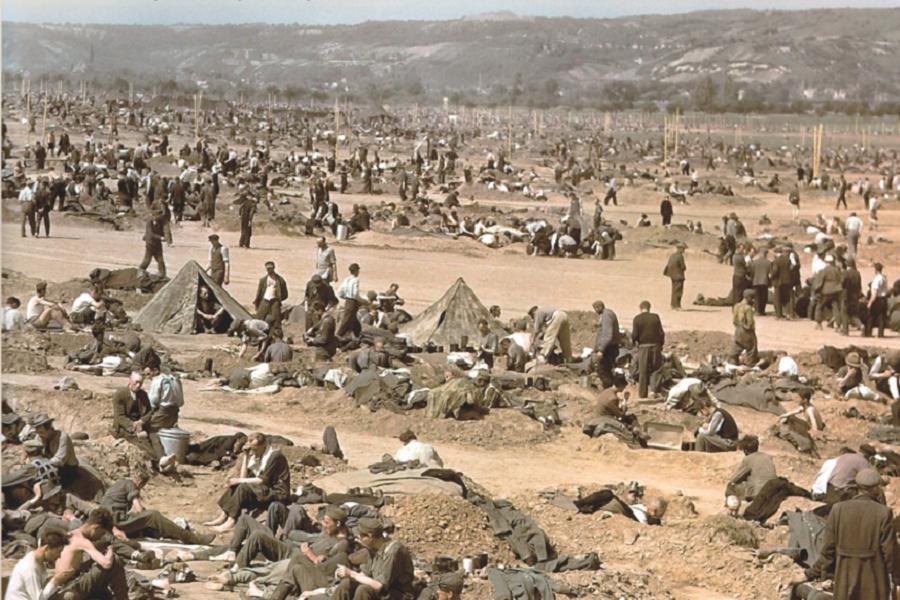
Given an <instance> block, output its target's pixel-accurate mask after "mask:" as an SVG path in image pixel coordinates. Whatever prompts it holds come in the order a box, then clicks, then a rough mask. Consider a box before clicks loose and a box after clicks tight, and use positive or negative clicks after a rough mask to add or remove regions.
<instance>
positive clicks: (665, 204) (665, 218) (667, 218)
mask: <svg viewBox="0 0 900 600" xmlns="http://www.w3.org/2000/svg"><path fill="white" fill-rule="evenodd" d="M674 214H675V211H674V210H672V201H671V200H670V199H669V196H668V195H667V196H666V197H665V198H663V199H662V202H660V203H659V216H661V217H662V224H663V227H668V226H669V225H671V224H672V215H674Z"/></svg>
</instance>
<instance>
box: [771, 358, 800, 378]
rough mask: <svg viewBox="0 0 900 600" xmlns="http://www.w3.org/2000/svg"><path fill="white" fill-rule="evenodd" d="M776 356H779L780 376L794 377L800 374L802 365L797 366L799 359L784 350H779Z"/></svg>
mask: <svg viewBox="0 0 900 600" xmlns="http://www.w3.org/2000/svg"><path fill="white" fill-rule="evenodd" d="M776 356H777V357H778V374H779V375H780V376H782V377H790V378H792V379H796V378H797V377H799V376H800V367H798V366H797V361H795V360H794V359H793V358H791V357H790V356H788V355H787V353H786V352H784V351H779V352H778V353H777V354H776Z"/></svg>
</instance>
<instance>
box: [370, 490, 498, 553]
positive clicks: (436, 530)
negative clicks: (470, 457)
mask: <svg viewBox="0 0 900 600" xmlns="http://www.w3.org/2000/svg"><path fill="white" fill-rule="evenodd" d="M382 514H383V515H384V516H386V517H388V518H390V519H391V520H392V521H393V522H394V523H395V524H396V526H397V537H398V538H399V539H401V540H403V542H404V543H405V544H406V545H407V546H409V548H410V550H412V552H413V555H414V556H416V557H418V558H421V559H423V560H427V561H429V562H430V561H433V560H434V558H435V557H438V556H450V557H452V558H456V559H458V560H460V562H461V561H462V559H463V557H466V556H475V555H476V554H478V553H480V552H485V553H487V555H488V557H489V562H490V564H498V563H499V564H511V563H513V562H515V557H514V556H513V554H512V552H511V551H510V550H509V545H508V544H506V543H505V542H503V541H501V540H499V539H497V538H495V537H494V533H493V530H492V529H491V527H490V526H489V525H488V521H487V518H486V517H485V515H484V513H483V512H482V511H481V510H480V509H479V508H477V507H475V506H473V505H472V504H470V503H469V502H468V501H467V500H464V499H463V498H459V497H456V496H444V495H423V496H395V497H394V503H393V504H389V505H387V506H385V507H384V509H382Z"/></svg>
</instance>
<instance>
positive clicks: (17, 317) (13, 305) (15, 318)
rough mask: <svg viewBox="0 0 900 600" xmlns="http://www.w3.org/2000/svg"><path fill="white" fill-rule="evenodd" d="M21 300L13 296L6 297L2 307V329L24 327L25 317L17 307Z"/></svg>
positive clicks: (13, 329) (20, 328)
mask: <svg viewBox="0 0 900 600" xmlns="http://www.w3.org/2000/svg"><path fill="white" fill-rule="evenodd" d="M20 306H22V302H21V301H19V299H18V298H16V297H15V296H10V297H9V298H7V299H6V306H5V307H4V308H3V331H4V332H6V331H22V330H23V329H25V317H24V316H22V311H21V310H19V307H20Z"/></svg>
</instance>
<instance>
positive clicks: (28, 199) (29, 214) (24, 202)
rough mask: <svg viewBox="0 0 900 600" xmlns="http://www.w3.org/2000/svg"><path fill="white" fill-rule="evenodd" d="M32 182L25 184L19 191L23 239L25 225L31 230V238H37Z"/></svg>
mask: <svg viewBox="0 0 900 600" xmlns="http://www.w3.org/2000/svg"><path fill="white" fill-rule="evenodd" d="M33 185H35V184H33V183H32V182H26V183H25V185H24V186H22V189H21V190H20V191H19V206H20V207H21V210H22V237H25V223H26V222H27V223H28V228H29V229H30V230H31V237H37V211H36V210H35V207H34V190H32V186H33Z"/></svg>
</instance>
